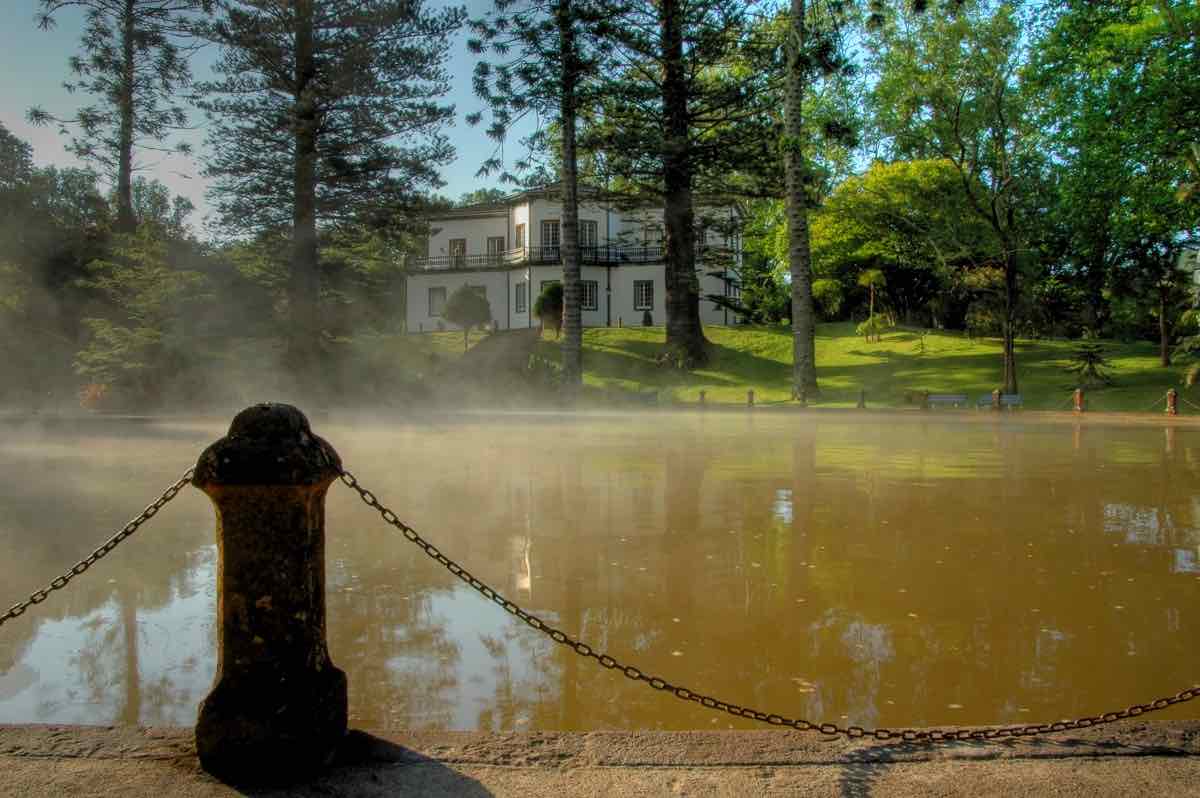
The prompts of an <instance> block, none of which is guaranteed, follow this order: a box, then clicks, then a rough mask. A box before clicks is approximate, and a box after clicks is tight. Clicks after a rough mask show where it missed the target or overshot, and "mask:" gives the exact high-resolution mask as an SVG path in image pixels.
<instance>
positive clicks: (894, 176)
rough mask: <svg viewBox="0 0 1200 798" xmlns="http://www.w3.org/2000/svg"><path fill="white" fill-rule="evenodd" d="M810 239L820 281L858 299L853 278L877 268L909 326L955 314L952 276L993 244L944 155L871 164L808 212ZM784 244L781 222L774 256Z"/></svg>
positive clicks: (989, 254) (983, 257)
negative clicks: (951, 300)
mask: <svg viewBox="0 0 1200 798" xmlns="http://www.w3.org/2000/svg"><path fill="white" fill-rule="evenodd" d="M811 240H812V253H813V271H814V274H815V275H819V278H818V279H830V280H835V281H837V282H839V284H840V285H841V287H842V292H843V294H844V295H846V296H862V292H860V291H856V286H857V285H858V282H857V281H858V275H860V274H862V273H863V272H864V271H870V270H875V271H879V272H881V273H882V275H883V279H884V280H885V281H886V283H887V295H888V299H889V301H890V303H891V305H892V307H893V308H894V309H895V310H896V312H897V314H898V315H899V316H900V317H901V318H903V319H904V320H905V322H906V323H909V324H916V323H922V324H935V323H936V324H943V325H944V324H945V323H946V322H947V321H951V322H952V321H953V319H955V318H961V316H962V314H963V312H965V308H961V306H960V307H955V306H954V305H953V303H949V302H947V300H948V299H950V288H951V285H952V283H953V282H954V280H955V273H956V272H959V271H964V270H970V269H974V268H977V267H979V266H982V265H984V264H986V263H988V262H989V261H990V260H991V259H993V258H994V257H995V252H996V249H997V244H996V239H995V234H994V233H993V231H992V230H991V228H990V226H989V225H987V224H986V223H984V222H983V220H981V219H980V218H979V217H978V216H977V215H976V214H975V213H974V212H973V210H972V209H971V208H970V206H969V203H968V199H967V195H966V194H965V192H964V191H963V188H962V181H961V176H960V175H959V173H958V171H957V170H956V169H955V168H954V166H953V165H952V164H951V163H950V162H949V161H947V160H944V159H927V160H914V161H896V162H893V163H883V162H878V161H877V162H875V163H872V164H871V166H870V167H869V168H868V169H867V171H866V172H865V173H864V174H862V175H859V176H855V177H850V178H848V179H846V180H845V181H843V182H842V183H841V184H840V185H838V186H837V188H835V189H834V191H833V193H832V194H831V195H830V196H829V197H828V199H826V200H825V202H824V203H823V204H822V205H821V206H820V208H819V209H817V211H816V212H815V213H814V214H813V216H812V227H811ZM786 247H787V231H786V226H784V225H782V224H780V225H779V226H777V227H776V228H775V241H774V247H773V249H774V251H775V252H776V253H777V254H776V257H782V256H783V254H784V253H785V252H786ZM814 289H815V286H814Z"/></svg>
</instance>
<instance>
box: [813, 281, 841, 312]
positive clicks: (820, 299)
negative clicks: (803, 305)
mask: <svg viewBox="0 0 1200 798" xmlns="http://www.w3.org/2000/svg"><path fill="white" fill-rule="evenodd" d="M812 294H813V299H814V300H816V303H817V305H818V307H820V309H821V315H823V316H824V317H825V318H826V319H827V320H830V321H832V320H834V319H836V318H837V317H838V314H839V313H840V312H841V309H842V302H843V301H845V293H844V292H843V291H842V284H841V283H839V282H838V281H837V280H834V279H832V278H830V277H822V278H820V279H819V280H813V284H812Z"/></svg>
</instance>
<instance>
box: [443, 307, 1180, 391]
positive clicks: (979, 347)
mask: <svg viewBox="0 0 1200 798" xmlns="http://www.w3.org/2000/svg"><path fill="white" fill-rule="evenodd" d="M705 335H707V337H708V340H709V342H710V343H711V350H710V351H711V353H712V357H711V360H710V362H709V364H708V365H707V366H705V367H704V368H701V369H697V370H695V371H692V372H685V371H680V370H678V369H674V368H670V367H667V366H661V365H659V364H658V363H657V362H656V357H657V356H658V355H659V354H660V353H661V352H662V346H663V344H664V342H665V340H666V338H665V332H664V330H663V328H662V327H624V328H612V327H608V328H589V329H585V330H584V332H583V345H584V370H585V374H584V383H585V385H586V386H587V393H588V395H589V396H593V397H597V398H599V397H601V396H603V394H604V393H605V390H604V389H610V390H611V389H617V390H622V391H658V392H659V393H660V396H661V398H662V400H663V401H667V400H669V401H673V402H697V401H698V400H699V396H700V391H701V390H704V391H706V392H707V400H708V401H709V402H720V403H744V402H745V401H746V391H747V389H753V390H754V392H755V397H756V400H757V401H759V402H771V401H777V400H786V399H788V397H789V396H790V394H791V364H792V352H791V339H792V336H791V330H790V329H789V328H785V327H707V328H705ZM458 340H459V342H460V345H461V340H462V339H461V337H460V338H459V339H458ZM1076 345H1077V344H1076V342H1073V341H1058V340H1044V341H1024V340H1022V341H1018V342H1017V377H1018V381H1019V384H1020V391H1021V395H1022V397H1023V400H1024V403H1025V407H1026V408H1027V409H1031V410H1056V409H1068V407H1069V402H1070V394H1071V391H1072V390H1073V389H1074V386H1075V381H1074V377H1073V375H1072V374H1070V373H1069V372H1068V371H1067V370H1066V367H1067V365H1068V363H1069V362H1070V356H1071V353H1072V351H1073V350H1074V348H1075V346H1076ZM539 346H540V347H541V354H543V355H544V356H546V357H547V358H552V359H555V360H557V359H558V357H559V352H558V343H557V342H556V341H554V340H553V339H552V338H550V337H549V336H547V337H546V338H545V339H543V340H542V342H541V343H540V344H539ZM1107 350H1108V357H1109V360H1110V361H1111V363H1112V369H1111V376H1112V377H1113V380H1114V382H1113V385H1112V386H1110V387H1107V388H1103V389H1093V390H1089V391H1088V392H1087V399H1088V408H1089V409H1090V410H1098V411H1116V410H1119V411H1147V410H1155V411H1161V410H1162V408H1163V403H1162V397H1163V394H1164V393H1166V390H1167V389H1168V388H1172V387H1174V388H1176V389H1178V390H1180V391H1181V394H1182V395H1183V396H1184V397H1186V398H1188V399H1190V400H1191V401H1194V402H1197V404H1200V395H1198V396H1196V397H1191V396H1189V395H1188V393H1187V392H1185V391H1184V389H1183V374H1184V371H1185V370H1186V366H1172V367H1170V368H1162V367H1161V366H1159V365H1158V356H1157V347H1156V346H1155V345H1154V344H1152V343H1148V342H1138V343H1120V342H1115V341H1112V342H1108V345H1107ZM817 373H818V379H819V380H820V385H821V397H820V398H819V399H816V400H812V401H810V404H815V405H820V406H827V407H853V406H854V405H855V404H856V402H857V399H858V391H859V389H862V390H865V391H866V398H867V405H868V407H906V406H910V404H911V403H910V401H909V400H908V398H907V396H908V395H912V394H917V393H920V392H923V391H930V392H932V393H965V394H967V395H968V396H969V397H970V399H971V401H972V402H974V400H975V399H977V398H978V397H979V396H982V395H983V394H990V393H991V391H992V389H994V388H996V387H999V382H1000V378H1001V358H1000V341H999V339H995V338H986V339H975V340H970V339H968V338H967V337H966V336H965V335H962V334H959V333H950V332H939V331H932V332H930V333H928V334H927V335H926V336H925V340H924V345H923V348H922V345H921V336H920V334H919V333H918V332H915V331H912V330H901V329H898V330H894V331H892V332H890V333H887V334H886V335H884V336H883V337H882V340H880V341H879V342H877V343H876V342H871V343H868V342H867V341H864V340H863V339H862V338H861V337H860V336H857V335H855V334H854V326H853V325H852V324H850V323H836V324H822V325H820V326H819V327H818V328H817ZM1198 393H1200V392H1198ZM1189 409H1191V408H1189V407H1188V406H1187V405H1186V404H1183V406H1181V410H1182V411H1184V412H1187V411H1188V410H1189Z"/></svg>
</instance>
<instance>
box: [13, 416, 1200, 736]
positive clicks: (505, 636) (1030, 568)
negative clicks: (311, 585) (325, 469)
mask: <svg viewBox="0 0 1200 798" xmlns="http://www.w3.org/2000/svg"><path fill="white" fill-rule="evenodd" d="M314 427H315V430H316V431H317V433H318V434H321V435H323V436H324V437H326V438H328V439H329V440H330V441H331V442H332V443H333V444H334V446H335V447H336V448H337V449H338V450H339V452H340V453H341V455H342V457H343V460H344V461H345V463H346V465H347V467H348V468H350V469H351V470H352V471H354V472H355V473H356V474H357V476H358V478H359V479H360V480H361V481H362V482H363V483H364V484H365V485H366V486H368V487H369V488H371V489H372V490H373V491H374V492H375V493H376V494H377V495H378V496H379V498H380V499H381V500H382V501H384V502H386V503H387V504H389V505H390V506H391V507H392V508H393V509H394V510H395V511H396V512H397V514H398V515H399V516H400V517H401V518H402V519H404V520H405V521H407V522H408V523H409V524H411V525H412V526H413V527H415V528H416V529H417V530H418V531H420V532H421V533H422V534H423V535H425V536H426V537H427V538H429V539H430V540H431V541H432V542H434V543H436V544H437V545H438V546H439V547H440V548H441V549H442V550H443V551H444V552H445V553H446V554H448V555H449V556H451V557H453V558H455V559H457V560H459V561H460V562H461V563H462V564H463V565H464V566H466V567H467V568H469V569H471V570H472V571H473V572H474V573H475V574H476V575H477V576H479V577H480V578H481V579H483V580H484V581H486V582H488V583H490V584H492V585H493V586H494V587H496V588H497V589H498V590H500V591H502V592H503V593H505V594H506V595H507V596H509V597H510V598H512V599H513V600H515V601H517V602H518V603H519V604H521V605H522V606H525V607H526V608H528V609H529V610H531V611H533V612H536V613H538V614H540V615H541V616H542V617H543V618H545V619H546V620H548V621H549V622H551V623H554V624H556V625H557V626H559V627H560V628H562V629H563V630H564V631H566V632H568V633H569V634H572V635H577V636H579V637H581V638H582V639H583V640H584V641H585V642H587V643H588V644H589V645H591V646H592V647H593V648H596V649H598V650H603V651H606V652H608V653H609V654H611V655H612V656H614V657H616V658H618V659H620V660H622V661H627V662H630V663H632V664H634V665H636V666H637V667H638V668H640V669H641V670H643V671H645V672H648V673H653V674H655V675H658V676H661V677H663V678H665V679H667V680H669V681H672V682H674V683H678V684H682V685H685V686H687V687H688V688H690V689H693V690H696V691H700V692H705V693H709V694H713V695H715V696H717V697H719V698H721V699H724V700H727V701H730V702H734V703H738V704H742V705H749V706H753V707H755V708H758V709H762V710H764V711H767V712H777V713H780V714H784V715H791V716H800V717H804V718H807V719H809V720H812V721H832V722H835V723H839V724H847V723H849V724H858V725H864V726H875V725H880V724H882V725H887V726H901V725H909V724H912V725H930V724H948V723H954V724H974V723H1025V722H1034V721H1040V720H1055V719H1060V718H1064V717H1071V716H1075V715H1082V714H1097V713H1100V712H1103V711H1106V710H1110V709H1119V708H1121V707H1122V706H1124V705H1126V704H1129V703H1132V702H1135V701H1145V700H1149V699H1151V698H1155V697H1158V696H1159V695H1164V694H1170V693H1173V692H1175V691H1177V690H1179V689H1182V688H1184V687H1189V686H1191V685H1193V684H1195V683H1197V682H1200V669H1198V668H1197V666H1196V665H1195V663H1196V660H1197V654H1200V618H1198V608H1200V604H1198V601H1197V599H1198V598H1200V491H1198V490H1197V484H1198V483H1197V474H1198V469H1200V428H1187V427H1181V428H1179V429H1164V428H1161V427H1105V426H1102V425H1087V426H1084V427H1075V426H1074V425H1071V424H1040V423H1034V422H1033V421H1026V420H1023V419H1022V418H1021V417H1020V415H1019V414H1016V415H1015V416H1012V417H1006V418H1005V419H1004V420H1003V421H1000V422H996V423H992V422H990V421H987V422H983V423H969V424H966V423H954V422H953V421H949V422H947V421H943V420H941V419H938V418H937V417H936V416H917V415H915V414H913V415H907V416H904V417H895V418H880V417H855V416H853V415H837V416H832V415H830V416H825V415H820V414H809V415H800V416H794V415H787V416H785V415H776V414H765V413H763V414H760V415H755V416H749V415H725V414H712V415H707V416H700V415H697V416H684V415H681V416H672V415H665V414H664V415H649V416H641V417H630V416H606V417H588V418H583V419H579V420H568V419H565V418H553V417H539V416H521V415H512V416H504V417H490V418H485V417H478V418H470V419H462V418H459V419H451V418H441V419H435V420H428V419H427V420H424V421H421V422H419V423H418V422H409V423H405V422H389V423H386V424H384V423H376V422H364V423H359V424H349V423H345V422H342V423H330V422H326V423H320V422H318V423H316V424H315V425H314ZM5 432H6V435H5V437H4V438H3V439H2V442H0V604H3V605H5V606H7V605H8V604H10V603H12V602H13V601H16V600H18V599H20V598H23V597H24V596H26V595H28V593H29V592H30V591H32V590H33V589H35V588H36V587H39V586H41V585H42V584H44V583H46V582H48V581H49V580H50V579H51V578H53V577H54V576H55V575H57V574H58V573H60V572H61V571H62V570H63V569H64V568H65V567H66V566H69V565H70V564H71V563H73V562H74V561H75V560H77V559H79V558H80V557H82V556H84V555H86V554H87V553H88V552H89V551H90V550H91V549H92V548H94V547H95V545H96V544H98V543H99V542H100V541H102V540H103V539H104V538H106V537H107V536H108V535H110V534H111V533H112V532H113V531H115V530H116V529H118V528H119V527H120V526H121V524H122V523H123V522H124V521H125V520H126V519H127V518H128V517H130V516H132V515H134V514H136V513H137V512H138V511H139V510H140V509H141V507H142V506H144V505H145V504H146V503H147V502H148V501H149V500H150V499H152V498H153V497H154V496H155V495H156V494H157V493H158V492H159V491H161V490H162V489H163V488H164V487H166V486H167V485H168V484H170V482H171V481H173V480H174V479H175V478H176V477H177V475H178V473H179V472H181V471H182V470H183V469H184V468H186V467H187V466H188V465H190V464H191V463H192V462H194V460H195V457H196V455H197V454H198V453H199V451H200V450H201V449H202V448H203V446H204V445H205V444H207V443H208V442H210V441H211V440H213V439H214V438H215V437H217V436H219V435H220V434H221V432H222V429H221V426H220V425H212V424H204V423H194V424H180V423H165V422H164V423H158V424H117V423H113V424H88V425H82V426H63V427H58V428H49V429H47V428H33V427H23V428H18V427H10V428H6V430H5ZM327 509H328V522H327V535H328V545H327V554H328V558H329V560H328V571H327V577H328V578H327V585H328V591H329V613H328V620H329V643H330V650H331V653H332V656H333V659H334V661H335V663H336V664H337V665H338V666H339V667H341V668H342V669H343V670H345V671H346V673H347V676H348V677H349V683H350V702H351V707H350V708H351V722H352V724H353V725H356V726H359V727H373V728H389V727H390V728H448V729H518V730H532V729H615V728H647V729H649V728H665V729H709V728H726V727H730V726H732V727H753V724H751V723H750V722H748V721H739V720H735V719H733V718H730V717H729V716H727V715H722V714H714V713H712V712H711V711H709V710H705V709H704V708H702V707H698V706H696V705H694V704H691V703H685V702H682V701H679V700H677V699H673V698H670V697H669V696H667V695H665V694H662V693H658V692H655V691H653V690H651V689H649V688H648V687H647V686H646V685H644V684H640V683H635V682H632V681H629V680H627V679H625V678H624V677H622V676H620V675H619V674H617V673H613V672H609V671H605V670H603V669H602V668H600V667H599V666H598V665H597V664H596V663H595V662H594V661H593V660H584V659H581V658H580V657H578V656H577V655H575V654H573V653H571V652H570V651H569V650H567V649H566V648H563V647H561V646H556V645H554V644H553V643H552V642H551V641H549V640H548V639H547V638H545V637H544V636H542V635H540V634H539V633H537V632H535V631H534V630H532V629H530V628H528V627H526V626H524V625H523V624H520V623H519V622H517V621H516V620H514V619H512V618H510V617H509V616H507V615H506V614H505V613H504V611H503V610H501V609H500V608H499V607H497V606H495V605H494V604H492V603H491V602H488V601H487V600H485V599H483V598H482V597H479V596H478V595H476V594H474V593H473V592H471V591H470V589H469V588H467V587H466V586H465V585H463V584H462V583H461V582H460V581H459V580H457V579H456V578H454V577H453V576H452V575H450V574H449V573H448V572H447V571H446V570H445V569H444V568H442V567H441V566H439V565H437V564H436V563H434V562H432V561H430V560H429V559H428V558H426V557H425V556H424V555H423V554H422V553H421V552H420V551H419V550H418V549H417V548H416V547H414V546H413V545H412V544H410V543H408V542H406V541H405V540H404V539H403V538H401V537H400V536H399V535H398V534H397V533H395V532H393V531H390V530H389V529H388V528H386V527H385V526H383V524H382V522H381V521H380V520H379V519H378V516H375V515H373V514H372V512H371V511H370V510H369V509H368V508H366V507H363V506H362V505H361V504H360V503H359V502H358V500H357V498H356V497H354V496H353V495H352V494H351V493H350V491H349V490H347V489H345V488H344V487H343V486H341V485H338V484H335V485H334V487H333V488H332V489H331V492H330V496H329V501H328V508H327ZM215 557H216V551H215V545H214V540H213V517H212V511H211V509H210V507H209V505H208V502H207V499H205V498H204V497H203V496H202V495H200V494H199V493H198V492H197V491H194V490H190V489H189V490H187V491H185V492H184V493H183V494H181V496H180V498H179V499H177V500H176V501H175V502H174V503H173V504H172V505H170V506H169V507H168V508H167V509H165V510H164V511H163V512H162V513H160V515H159V516H158V517H157V518H155V519H153V520H152V521H151V522H150V523H149V524H147V526H146V527H145V528H144V530H143V531H141V532H139V533H138V534H137V535H135V536H134V537H133V538H132V539H130V540H129V541H128V542H127V543H125V544H123V545H122V546H121V547H120V548H118V549H117V550H116V551H115V552H114V553H113V554H112V555H111V556H110V557H109V558H107V559H106V560H105V561H104V562H102V563H101V564H99V565H97V566H96V567H95V568H93V569H92V570H91V571H89V572H88V573H87V574H85V575H84V576H82V577H80V578H79V579H78V580H76V582H74V583H73V584H72V585H71V586H70V587H68V589H66V590H65V591H61V592H58V593H56V594H54V596H53V597H52V598H51V599H50V600H49V601H47V602H45V603H44V604H42V605H40V606H38V607H35V608H34V609H32V610H30V612H29V613H28V614H26V615H25V616H23V617H22V618H20V619H17V620H15V621H11V622H9V623H8V624H6V625H5V626H4V627H2V628H0V722H5V723H16V722H81V723H113V722H140V723H144V724H153V723H171V724H182V725H186V724H190V723H191V722H192V721H193V719H194V716H195V709H196V704H197V703H198V702H199V701H200V699H201V698H203V696H204V695H205V693H206V692H207V690H208V687H209V685H210V683H211V680H212V675H213V671H214V667H215V641H214V635H213V620H214V614H215V593H214V591H215V584H214V564H215ZM1161 716H1162V717H1197V716H1200V706H1196V707H1191V706H1189V705H1184V706H1182V707H1177V708H1173V709H1171V710H1169V711H1168V712H1165V713H1162V715H1161Z"/></svg>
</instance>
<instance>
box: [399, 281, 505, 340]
mask: <svg viewBox="0 0 1200 798" xmlns="http://www.w3.org/2000/svg"><path fill="white" fill-rule="evenodd" d="M520 275H521V272H520V271H511V272H510V271H499V270H487V271H476V272H459V271H444V272H418V273H415V274H410V275H409V276H408V292H407V293H408V302H407V305H408V306H407V308H406V311H407V317H406V318H407V323H408V331H409V332H434V331H436V330H437V329H438V322H439V321H440V322H441V323H442V327H443V328H444V329H446V330H457V329H460V328H459V327H458V326H456V325H454V324H451V323H450V322H449V321H446V320H445V319H442V318H440V317H436V316H430V315H429V289H430V288H431V287H436V286H441V287H444V288H445V289H446V298H447V299H449V298H450V295H451V294H453V293H454V291H455V289H457V288H458V287H459V286H461V285H464V284H466V285H482V286H484V288H485V289H486V293H487V299H488V304H489V305H491V308H492V319H494V320H495V322H496V323H497V324H498V325H499V327H500V329H502V330H505V329H508V328H509V326H510V325H511V326H524V324H520V325H518V324H516V323H515V322H513V320H512V319H513V314H512V312H511V308H512V303H513V293H514V292H513V291H512V289H511V285H512V284H515V283H516V282H518V281H519V280H520V279H521V277H520Z"/></svg>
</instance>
